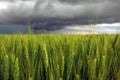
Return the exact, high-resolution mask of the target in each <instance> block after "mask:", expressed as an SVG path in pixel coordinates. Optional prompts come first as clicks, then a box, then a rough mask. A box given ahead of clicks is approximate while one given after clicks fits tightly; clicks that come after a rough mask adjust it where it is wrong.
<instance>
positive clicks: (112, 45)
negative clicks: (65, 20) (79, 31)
mask: <svg viewBox="0 0 120 80" xmlns="http://www.w3.org/2000/svg"><path fill="white" fill-rule="evenodd" d="M119 58H120V35H107V34H99V35H98V34H90V35H60V34H59V35H55V34H49V35H48V34H40V35H34V34H31V35H29V34H28V35H23V34H15V35H14V34H13V35H0V80H120V59H119Z"/></svg>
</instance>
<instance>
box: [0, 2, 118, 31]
mask: <svg viewBox="0 0 120 80" xmlns="http://www.w3.org/2000/svg"><path fill="white" fill-rule="evenodd" d="M28 20H30V21H31V25H32V26H33V27H34V29H35V30H39V29H40V30H45V31H57V30H61V29H66V26H72V27H73V26H74V25H89V24H104V23H106V24H114V23H119V22H120V0H0V23H4V24H17V25H26V22H27V21H28ZM80 27H84V26H80ZM118 27H119V25H118Z"/></svg>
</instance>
